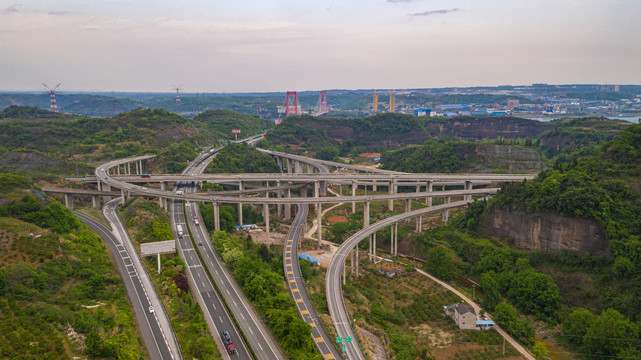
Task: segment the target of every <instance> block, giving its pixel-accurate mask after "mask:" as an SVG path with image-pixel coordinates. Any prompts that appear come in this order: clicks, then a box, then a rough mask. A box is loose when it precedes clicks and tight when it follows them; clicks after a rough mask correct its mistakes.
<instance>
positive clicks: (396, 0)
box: [387, 0, 417, 4]
mask: <svg viewBox="0 0 641 360" xmlns="http://www.w3.org/2000/svg"><path fill="white" fill-rule="evenodd" d="M416 1H417V0H387V2H388V3H392V4H398V3H413V2H416Z"/></svg>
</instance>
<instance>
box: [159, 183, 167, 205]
mask: <svg viewBox="0 0 641 360" xmlns="http://www.w3.org/2000/svg"><path fill="white" fill-rule="evenodd" d="M160 190H162V191H165V182H164V181H161V182H160ZM158 206H160V208H161V209H165V210H167V208H166V207H165V198H164V197H162V196H160V197H158Z"/></svg>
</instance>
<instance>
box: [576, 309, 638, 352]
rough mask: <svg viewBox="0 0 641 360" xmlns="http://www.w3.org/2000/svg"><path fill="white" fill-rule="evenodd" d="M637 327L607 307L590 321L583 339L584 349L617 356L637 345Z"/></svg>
mask: <svg viewBox="0 0 641 360" xmlns="http://www.w3.org/2000/svg"><path fill="white" fill-rule="evenodd" d="M638 336H639V329H638V327H637V325H636V324H635V323H633V322H631V321H630V320H628V319H626V318H625V317H624V316H623V315H621V314H620V313H619V312H618V311H616V310H614V309H607V310H606V311H604V312H603V313H602V314H601V316H600V317H599V318H598V319H596V321H594V322H593V323H592V326H591V327H590V329H589V330H588V331H587V333H586V334H585V337H584V339H583V348H584V351H586V352H588V353H590V354H592V355H603V356H618V355H619V354H620V353H623V352H624V351H626V350H627V349H630V348H638V347H639V340H638Z"/></svg>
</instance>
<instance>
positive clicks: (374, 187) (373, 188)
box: [372, 182, 377, 191]
mask: <svg viewBox="0 0 641 360" xmlns="http://www.w3.org/2000/svg"><path fill="white" fill-rule="evenodd" d="M372 191H377V186H376V182H374V183H373V184H372Z"/></svg>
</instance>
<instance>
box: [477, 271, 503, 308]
mask: <svg viewBox="0 0 641 360" xmlns="http://www.w3.org/2000/svg"><path fill="white" fill-rule="evenodd" d="M481 288H482V289H483V293H484V294H485V296H484V297H483V301H482V302H481V305H483V307H484V308H486V309H488V310H489V311H492V310H494V309H495V308H496V305H498V304H499V303H501V300H502V296H501V290H500V288H499V284H498V282H497V281H496V279H495V274H494V271H490V272H486V273H484V274H483V275H481Z"/></svg>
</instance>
